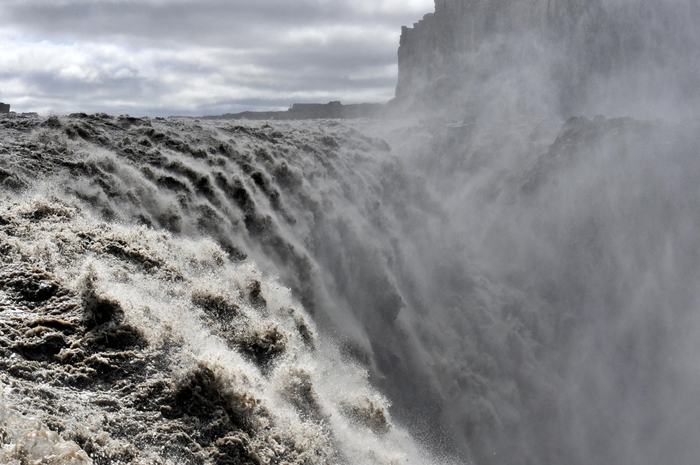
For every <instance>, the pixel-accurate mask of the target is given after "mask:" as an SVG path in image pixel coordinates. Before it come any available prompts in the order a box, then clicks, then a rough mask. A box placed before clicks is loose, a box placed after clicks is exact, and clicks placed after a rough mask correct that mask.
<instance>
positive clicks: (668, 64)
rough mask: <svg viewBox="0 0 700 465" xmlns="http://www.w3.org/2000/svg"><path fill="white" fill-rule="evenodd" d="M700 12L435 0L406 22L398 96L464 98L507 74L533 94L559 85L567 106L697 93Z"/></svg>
mask: <svg viewBox="0 0 700 465" xmlns="http://www.w3.org/2000/svg"><path fill="white" fill-rule="evenodd" d="M698 21H700V7H699V6H698V5H697V2H692V1H689V0H678V1H674V2H669V1H652V0H610V1H603V0H530V1H522V0H506V1H487V0H436V1H435V11H434V13H429V14H427V15H425V16H424V17H423V19H421V20H420V21H418V22H417V23H415V24H414V25H413V26H412V27H403V28H402V34H401V42H400V47H399V52H398V58H399V77H398V85H397V89H396V97H397V101H398V102H410V103H412V104H417V105H422V106H428V107H430V106H435V105H443V104H445V103H447V102H455V101H459V102H462V103H463V102H465V101H466V100H469V99H470V98H473V97H474V93H475V92H478V88H479V87H489V86H492V85H493V84H494V82H495V81H494V80H495V79H498V80H500V81H501V82H503V81H507V80H508V79H509V78H511V77H512V76H513V75H515V76H516V78H515V81H516V82H517V83H518V84H524V81H528V80H532V82H531V83H530V84H528V89H527V90H528V92H527V93H530V94H531V93H532V92H540V91H541V89H533V86H534V85H541V86H545V85H547V86H549V88H550V89H552V90H555V88H556V90H555V92H554V93H555V94H556V95H555V100H557V103H558V105H559V106H560V107H561V108H563V109H566V110H568V111H575V110H581V109H583V108H584V107H586V104H587V103H590V102H591V100H593V99H595V100H601V99H605V98H607V99H610V98H613V100H616V97H617V96H619V97H620V100H621V101H629V100H630V99H632V98H633V97H632V95H626V94H631V93H632V92H631V90H633V91H634V93H635V94H636V95H638V94H640V93H646V94H658V93H659V92H661V93H663V94H668V93H669V89H673V90H674V91H675V94H676V95H674V96H673V97H674V98H678V97H682V98H680V100H685V99H686V98H687V96H688V92H692V94H693V98H695V97H697V95H696V94H697V93H698V91H697V89H698V88H699V86H698V83H699V80H698V69H700V65H699V62H698V59H697V57H696V54H694V53H692V50H694V49H696V48H695V47H697V46H698V44H700V40H699V37H700V35H699V34H698V32H697V30H696V29H697V28H696V27H695V25H696V24H697V23H698ZM511 87H512V85H511ZM627 91H629V92H627ZM679 94H682V95H679ZM618 104H619V102H618Z"/></svg>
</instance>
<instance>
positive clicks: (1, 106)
mask: <svg viewBox="0 0 700 465" xmlns="http://www.w3.org/2000/svg"><path fill="white" fill-rule="evenodd" d="M9 112H10V105H9V104H7V103H2V102H0V114H2V113H9Z"/></svg>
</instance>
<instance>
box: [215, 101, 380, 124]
mask: <svg viewBox="0 0 700 465" xmlns="http://www.w3.org/2000/svg"><path fill="white" fill-rule="evenodd" d="M384 109H385V105H384V104H382V103H358V104H351V105H343V104H342V103H341V102H339V101H333V102H328V103H295V104H293V105H292V106H291V107H290V108H289V109H288V110H286V111H244V112H242V113H226V114H223V115H220V116H205V117H203V118H202V119H248V120H308V119H353V118H369V117H374V116H379V115H381V114H382V112H383V111H384Z"/></svg>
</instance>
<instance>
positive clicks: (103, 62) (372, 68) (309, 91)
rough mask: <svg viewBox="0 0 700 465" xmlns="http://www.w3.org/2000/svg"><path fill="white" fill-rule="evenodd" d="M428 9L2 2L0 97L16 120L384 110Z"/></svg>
mask: <svg viewBox="0 0 700 465" xmlns="http://www.w3.org/2000/svg"><path fill="white" fill-rule="evenodd" d="M431 8H432V1H431V0H401V1H399V0H372V1H370V0H354V1H353V0H248V1H243V0H196V1H194V0H191V1H184V0H140V1H137V0H4V1H3V2H1V3H0V17H2V18H3V21H2V24H1V25H0V100H4V101H8V102H10V103H12V104H13V105H14V106H15V108H17V109H18V110H21V111H41V112H50V111H55V112H70V111H78V110H80V111H107V112H115V113H118V112H129V113H132V114H153V115H158V114H215V113H221V112H228V111H239V110H243V109H251V108H253V109H261V110H262V109H272V108H284V107H287V106H288V105H289V104H290V103H292V102H297V101H325V100H330V99H341V100H343V101H346V102H359V101H382V100H387V99H389V98H391V97H392V95H393V91H394V85H395V82H396V48H397V46H398V38H399V33H400V26H401V25H402V24H409V23H412V22H413V21H415V20H416V19H417V18H419V17H420V16H421V15H422V14H423V13H425V12H427V11H429V10H430V9H431Z"/></svg>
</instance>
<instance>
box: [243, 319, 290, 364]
mask: <svg viewBox="0 0 700 465" xmlns="http://www.w3.org/2000/svg"><path fill="white" fill-rule="evenodd" d="M234 344H235V346H236V347H237V348H238V349H239V350H240V351H241V352H242V353H243V354H245V355H247V356H248V357H250V358H251V359H252V360H253V361H254V362H255V363H256V364H257V365H258V366H259V367H261V368H269V366H270V364H271V363H272V362H273V361H274V360H275V359H276V358H277V357H279V356H280V355H282V354H283V353H284V352H285V350H286V348H287V336H285V334H284V333H282V332H281V331H280V330H279V329H278V328H276V327H270V328H266V329H261V330H254V331H251V332H249V333H244V334H242V335H241V336H238V337H236V338H235V339H234Z"/></svg>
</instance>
